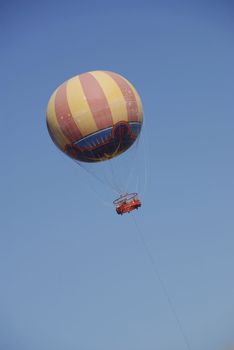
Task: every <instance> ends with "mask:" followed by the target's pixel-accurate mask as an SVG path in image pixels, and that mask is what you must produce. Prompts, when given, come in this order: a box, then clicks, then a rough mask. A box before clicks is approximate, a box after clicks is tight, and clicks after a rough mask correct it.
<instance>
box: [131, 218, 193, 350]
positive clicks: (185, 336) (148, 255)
mask: <svg viewBox="0 0 234 350" xmlns="http://www.w3.org/2000/svg"><path fill="white" fill-rule="evenodd" d="M132 218H133V222H134V224H135V227H136V230H137V232H138V236H139V238H140V241H141V243H142V245H143V247H144V250H145V252H146V255H147V257H148V259H149V262H150V264H151V266H152V269H153V272H154V275H155V276H156V278H157V280H158V282H159V284H160V286H161V288H162V291H163V293H164V295H165V297H166V300H167V302H168V306H169V308H170V310H171V313H172V314H173V316H174V318H175V321H176V323H177V325H178V328H179V330H180V333H181V336H182V337H183V339H184V343H185V345H186V347H187V349H188V350H192V347H191V345H190V342H189V340H188V337H187V335H186V333H185V331H184V328H183V326H182V323H181V321H180V318H179V316H178V314H177V312H176V309H175V307H174V305H173V302H172V299H171V297H170V294H169V293H168V290H167V288H166V286H165V283H164V281H163V279H162V277H161V274H160V272H159V269H158V267H157V265H156V262H155V259H154V258H153V256H152V254H151V252H150V250H149V248H148V245H147V243H146V241H145V238H144V235H143V234H142V232H141V230H140V228H139V226H138V224H137V222H136V219H135V217H134V216H132Z"/></svg>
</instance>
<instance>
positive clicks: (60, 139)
mask: <svg viewBox="0 0 234 350" xmlns="http://www.w3.org/2000/svg"><path fill="white" fill-rule="evenodd" d="M57 90H58V89H57ZM57 90H55V92H54V93H53V95H52V96H51V98H50V100H49V103H48V107H47V121H48V124H49V127H50V131H51V132H52V134H53V136H54V139H55V141H56V143H57V145H58V147H60V148H61V149H62V150H64V148H65V145H66V144H70V141H69V140H68V139H67V138H66V136H65V135H64V134H63V132H62V131H61V129H60V126H59V124H58V121H57V117H56V113H55V96H56V93H57Z"/></svg>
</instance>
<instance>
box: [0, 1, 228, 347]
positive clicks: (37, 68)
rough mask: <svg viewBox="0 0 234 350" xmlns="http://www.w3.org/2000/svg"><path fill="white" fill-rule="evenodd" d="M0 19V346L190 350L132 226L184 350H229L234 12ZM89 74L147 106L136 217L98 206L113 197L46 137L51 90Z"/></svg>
mask: <svg viewBox="0 0 234 350" xmlns="http://www.w3.org/2000/svg"><path fill="white" fill-rule="evenodd" d="M0 9H1V11H0V23H1V24H0V26H1V39H0V40H1V56H0V61H1V68H2V72H1V80H2V89H1V93H0V94H1V125H2V138H1V143H2V146H1V151H0V154H1V159H2V160H1V164H2V167H1V173H0V176H1V197H0V198H1V199H0V203H1V209H2V210H1V211H2V218H1V223H0V226H1V231H0V232H1V233H0V242H1V244H0V280H1V288H0V309H1V313H0V350H15V349H17V350H28V349H30V350H31V349H34V350H49V349H50V350H55V349H56V350H64V349H67V350H75V349H76V350H77V349H82V350H91V349H92V350H107V349H108V350H109V349H111V350H119V349H121V350H133V349H134V350H142V349H144V350H153V349H154V350H155V349H160V350H167V349H173V350H183V349H187V348H186V345H185V343H184V340H183V338H182V336H181V333H180V331H179V329H178V326H177V324H176V322H175V319H174V318H173V315H172V313H171V311H170V308H169V307H168V303H167V300H166V298H165V295H164V294H163V291H162V288H161V286H160V283H159V282H158V280H157V279H156V278H155V275H154V273H153V268H152V266H151V264H150V262H149V260H148V258H147V255H146V253H145V251H144V248H143V246H142V244H141V242H140V240H139V237H138V235H137V232H136V229H135V226H134V223H133V220H132V216H134V217H135V219H136V220H137V224H138V226H139V227H140V229H141V231H142V233H143V235H144V238H145V241H146V242H147V244H148V247H149V249H150V252H151V255H152V256H153V258H154V260H155V263H156V265H157V267H158V269H159V271H160V274H161V276H162V278H163V280H164V283H165V285H166V287H167V290H168V292H169V294H170V296H171V299H172V301H173V305H174V307H175V309H176V311H177V314H178V316H179V318H180V321H181V323H182V325H183V328H184V331H185V333H186V335H187V337H188V339H189V342H190V345H191V348H192V349H199V350H216V349H217V350H220V349H221V350H223V349H226V346H227V345H228V344H231V343H234V298H233V295H234V279H233V266H234V255H233V246H234V237H233V233H234V215H233V209H234V204H233V198H234V186H233V185H234V180H233V179H234V165H233V149H234V140H233V129H234V119H233V112H234V102H233V101H234V100H233V92H234V84H233V78H234V65H233V62H234V41H233V34H234V25H233V18H234V6H233V3H232V2H231V1H225V0H223V1H216V0H214V1H180V0H178V1H167V0H166V1H157V0H155V1H137V0H136V1H130V0H126V1H115V2H112V1H102V0H101V1H93V2H92V1H83V2H81V1H65V2H60V1H58V2H55V1H48V2H47V1H41V2H40V3H39V2H37V3H36V2H35V3H34V2H27V1H21V2H16V1H8V2H1V5H0ZM95 69H105V70H113V71H115V72H118V73H120V74H122V75H124V76H126V77H127V78H128V79H129V80H130V81H131V82H132V83H133V84H134V85H135V86H136V88H137V90H138V91H139V93H140V95H141V97H142V100H143V104H144V110H145V120H146V123H145V130H144V133H143V137H142V139H145V144H146V145H147V151H146V152H145V157H146V160H147V162H146V163H147V188H146V190H145V192H144V195H143V194H142V198H143V206H142V209H141V210H140V211H138V212H137V213H136V214H132V215H131V216H130V215H129V216H126V217H118V216H117V215H116V213H115V212H114V210H113V208H112V207H111V206H105V205H104V204H103V201H102V198H100V197H105V200H108V201H109V202H110V203H111V202H112V200H113V199H114V196H113V194H112V193H111V192H110V191H109V190H108V189H105V188H101V187H100V184H99V183H98V182H95V181H93V180H92V179H90V178H89V177H88V176H87V174H86V173H85V172H83V171H81V169H79V168H78V167H76V165H75V164H74V163H73V162H72V161H71V160H69V159H68V158H66V157H64V156H62V155H61V154H60V153H59V152H58V150H57V149H56V148H55V147H54V145H53V143H52V142H51V140H50V138H49V136H48V133H47V130H46V124H45V112H46V106H47V102H48V99H49V96H50V95H51V93H52V92H53V90H54V89H55V88H56V87H57V86H58V85H59V84H61V83H62V82H63V81H64V80H66V79H68V78H70V77H71V76H73V75H76V74H79V73H82V72H85V71H90V70H95ZM142 147H143V143H142V144H140V148H142ZM140 152H141V151H140ZM127 159H128V158H127V155H126V157H123V164H125V163H124V162H126V161H127ZM129 159H131V154H129ZM120 161H121V159H120V158H119V162H120ZM129 161H130V160H129ZM138 161H139V165H140V167H139V168H140V169H139V175H140V176H141V177H143V176H144V169H143V168H144V165H143V163H144V160H143V157H141V156H139V157H138ZM141 165H142V167H141ZM142 169H143V170H142ZM117 176H118V174H117ZM90 181H91V182H90ZM91 185H92V187H90V186H91ZM93 187H95V191H93V190H92V188H93ZM90 188H91V190H90ZM129 190H130V191H131V188H129ZM97 193H98V194H97Z"/></svg>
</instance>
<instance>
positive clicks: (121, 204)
mask: <svg viewBox="0 0 234 350" xmlns="http://www.w3.org/2000/svg"><path fill="white" fill-rule="evenodd" d="M113 204H114V205H115V210H116V212H117V214H119V215H123V214H125V213H130V211H133V210H135V209H138V208H140V207H141V201H140V199H139V198H138V194H137V193H126V194H123V195H121V196H120V197H119V198H117V199H116V200H115V201H114V202H113Z"/></svg>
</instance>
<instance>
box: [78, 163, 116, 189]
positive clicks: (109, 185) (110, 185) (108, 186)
mask: <svg viewBox="0 0 234 350" xmlns="http://www.w3.org/2000/svg"><path fill="white" fill-rule="evenodd" d="M74 161H75V163H76V164H77V165H79V166H80V167H81V168H82V169H83V170H85V171H86V172H87V173H88V174H89V175H91V176H94V177H95V178H96V179H97V180H98V181H99V182H101V183H102V184H103V185H104V186H106V187H107V188H111V189H112V190H113V191H114V192H115V193H117V194H118V195H119V192H118V191H117V190H116V189H115V187H113V186H112V184H110V183H109V182H105V181H103V180H102V179H101V178H100V177H99V176H97V175H96V174H95V172H93V171H91V170H89V169H87V168H86V167H84V166H83V165H81V164H80V162H78V161H77V160H75V159H74Z"/></svg>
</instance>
